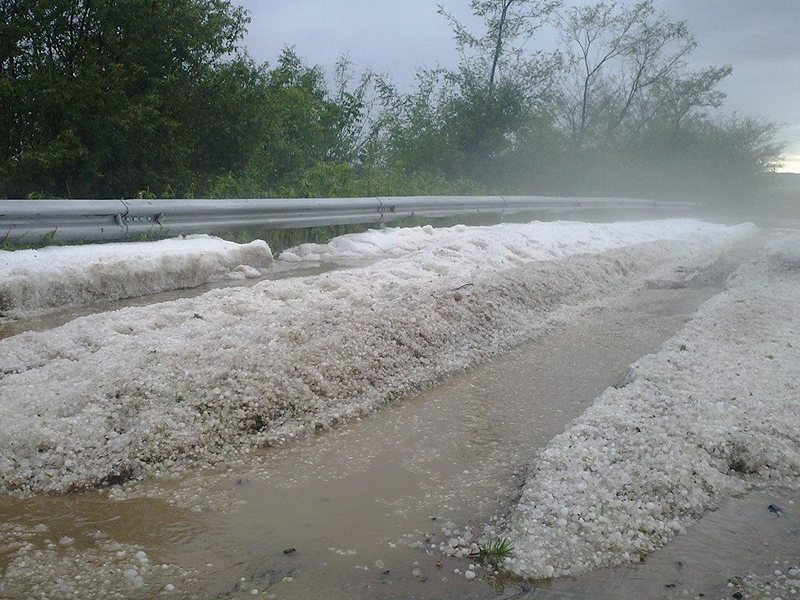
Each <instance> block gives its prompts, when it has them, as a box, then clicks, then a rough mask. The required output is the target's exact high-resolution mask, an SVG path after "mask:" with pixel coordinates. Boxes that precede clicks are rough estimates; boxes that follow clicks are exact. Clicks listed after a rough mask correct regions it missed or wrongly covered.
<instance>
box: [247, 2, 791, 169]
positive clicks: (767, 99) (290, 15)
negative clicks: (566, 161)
mask: <svg viewBox="0 0 800 600" xmlns="http://www.w3.org/2000/svg"><path fill="white" fill-rule="evenodd" d="M241 3H242V4H243V5H244V6H245V7H247V8H248V9H249V10H250V11H251V13H252V18H253V22H252V24H251V26H250V34H249V35H248V37H247V39H246V44H247V46H248V48H249V50H250V53H251V54H252V55H253V56H254V57H255V58H257V59H259V60H266V61H270V62H274V60H275V58H276V57H277V55H278V53H279V52H280V50H281V48H282V47H284V46H288V45H293V46H295V47H296V48H297V51H298V53H299V54H300V55H301V56H302V57H303V58H304V59H305V60H307V61H309V62H312V63H317V64H320V65H322V66H323V67H325V68H328V69H329V68H331V67H332V66H333V64H334V63H335V61H336V59H337V57H338V56H340V55H341V54H347V55H348V56H349V57H350V59H351V60H352V61H353V62H354V64H355V66H356V67H357V68H359V69H365V68H368V67H369V68H373V69H375V70H377V71H381V72H385V73H389V74H391V76H392V78H393V79H394V81H395V82H396V83H397V84H398V85H400V86H401V87H408V86H409V85H411V83H412V82H413V79H414V73H415V72H416V70H417V69H418V68H419V67H432V66H435V65H436V64H437V63H438V64H441V65H445V66H452V65H454V64H455V63H456V62H457V60H458V57H457V55H456V53H455V51H454V48H453V40H452V35H451V33H450V30H449V28H448V25H447V23H446V21H445V20H444V19H443V18H442V17H441V16H440V15H438V14H437V11H436V8H437V4H438V3H439V2H437V1H436V0H403V1H402V2H398V1H396V0H359V1H352V0H351V1H344V0H339V1H336V0H332V1H331V0H329V1H325V0H242V2H241ZM441 3H442V4H444V5H445V6H446V7H447V8H448V10H451V11H452V12H454V13H456V14H457V15H459V16H462V17H464V18H468V17H469V9H468V4H469V2H468V0H442V1H441ZM570 3H571V4H576V3H578V2H577V1H573V2H570ZM656 5H657V6H658V7H659V8H660V9H661V10H663V11H665V12H667V13H668V14H669V15H670V16H672V17H673V18H676V19H685V20H686V21H688V23H689V26H690V28H691V30H692V31H693V32H694V33H695V34H696V36H697V39H698V42H699V44H700V45H699V48H698V50H697V52H696V53H695V55H694V57H693V58H692V64H693V66H698V67H699V66H704V65H712V64H713V65H722V64H731V65H733V67H734V74H733V76H732V77H730V78H729V79H728V80H727V81H726V82H725V84H724V88H723V89H724V91H725V92H726V93H727V94H728V100H727V102H726V108H727V110H728V111H737V112H739V113H742V114H746V115H756V116H762V117H765V118H767V119H770V120H773V121H777V122H780V123H783V124H785V128H784V129H783V130H782V131H781V138H782V139H785V140H786V141H787V142H789V143H790V145H789V147H788V148H787V154H788V155H796V157H797V161H798V163H797V164H796V165H794V166H793V169H794V170H800V110H798V106H800V102H798V98H799V97H800V33H799V32H800V0H769V1H763V2H762V1H757V0H661V1H657V2H656ZM542 39H543V40H544V42H543V43H545V44H547V43H549V41H550V40H551V39H553V36H548V35H546V34H545V35H543V36H542Z"/></svg>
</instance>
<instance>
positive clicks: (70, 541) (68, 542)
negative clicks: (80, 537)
mask: <svg viewBox="0 0 800 600" xmlns="http://www.w3.org/2000/svg"><path fill="white" fill-rule="evenodd" d="M58 543H59V544H61V545H62V546H71V545H72V544H74V543H75V538H71V537H67V536H66V535H65V536H64V537H62V538H61V539H60V540H58Z"/></svg>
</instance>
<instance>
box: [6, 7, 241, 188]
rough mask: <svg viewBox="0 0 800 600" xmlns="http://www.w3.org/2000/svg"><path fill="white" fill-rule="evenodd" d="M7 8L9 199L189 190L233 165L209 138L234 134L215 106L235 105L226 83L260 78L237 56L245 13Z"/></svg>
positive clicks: (230, 9) (233, 156)
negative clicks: (211, 171) (198, 172)
mask: <svg viewBox="0 0 800 600" xmlns="http://www.w3.org/2000/svg"><path fill="white" fill-rule="evenodd" d="M0 10H1V11H2V14H3V23H2V30H1V33H2V35H1V36H0V37H1V38H2V40H3V43H2V46H0V52H2V54H0V90H2V92H1V93H0V100H2V104H0V120H1V121H2V134H3V136H2V137H3V139H2V141H0V178H2V181H1V182H0V186H2V188H0V195H5V196H12V195H23V194H26V193H28V192H30V191H35V190H41V191H44V192H46V193H51V194H58V195H81V196H115V195H131V194H133V193H135V192H136V191H137V190H140V189H143V188H148V187H149V188H152V189H165V188H167V187H170V186H171V187H173V188H184V189H186V188H187V187H189V186H190V185H191V183H192V181H193V179H194V178H193V169H194V168H197V167H198V166H203V165H206V166H207V165H212V164H213V165H215V168H218V169H225V168H228V167H233V166H234V163H235V162H236V161H237V160H241V156H240V154H241V153H240V152H237V151H236V149H234V151H233V152H232V153H231V154H230V156H231V159H230V160H226V159H225V158H224V155H223V154H222V153H220V152H219V151H218V149H217V148H215V140H214V139H213V138H210V137H209V135H210V133H211V132H216V133H219V132H221V131H224V130H225V129H226V126H220V125H219V121H220V120H224V118H223V117H221V116H220V115H219V114H218V113H216V112H215V109H222V108H223V107H226V106H229V104H228V102H226V98H225V95H226V94H227V91H226V90H227V89H228V88H227V84H228V83H230V81H231V79H236V80H237V83H245V84H246V83H248V82H252V79H253V73H252V72H251V71H252V69H250V68H249V67H250V65H249V62H248V61H247V60H246V59H244V58H242V57H236V56H235V52H236V49H237V44H238V42H239V40H240V39H241V37H242V35H243V33H244V31H245V26H246V24H247V17H246V13H245V12H244V11H243V10H242V9H241V8H236V7H234V6H233V5H232V4H231V3H230V2H228V1H224V0H160V1H158V2H156V1H153V0H128V1H126V2H116V1H114V0H94V1H92V0H0ZM239 87H241V86H237V89H238V88H239ZM229 116H230V117H231V118H233V117H234V116H235V115H229ZM209 119H216V120H217V123H213V122H212V123H209V122H208V120H209ZM222 141H225V140H220V143H221V142H222ZM220 158H222V160H221V162H220V161H219V159H220Z"/></svg>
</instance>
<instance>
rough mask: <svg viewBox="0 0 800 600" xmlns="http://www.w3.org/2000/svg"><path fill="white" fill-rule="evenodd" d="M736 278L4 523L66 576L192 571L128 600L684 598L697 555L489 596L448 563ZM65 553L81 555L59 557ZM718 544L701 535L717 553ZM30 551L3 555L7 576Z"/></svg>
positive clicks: (510, 587)
mask: <svg viewBox="0 0 800 600" xmlns="http://www.w3.org/2000/svg"><path fill="white" fill-rule="evenodd" d="M734 266H735V262H734V261H729V260H724V259H723V261H720V263H717V264H716V265H715V266H713V267H711V268H709V269H708V270H707V271H706V272H704V273H702V274H700V275H699V276H698V277H696V278H694V279H693V280H692V281H691V283H690V284H689V286H688V287H685V288H678V289H645V290H638V291H636V292H634V293H628V294H626V295H624V296H621V297H619V298H616V299H614V300H611V301H604V302H602V303H598V304H597V305H595V306H593V307H588V308H587V307H584V309H583V311H582V313H581V314H566V313H565V314H564V315H561V318H560V319H557V320H556V321H554V322H553V323H552V324H551V328H550V331H549V333H547V334H545V335H543V336H542V337H541V338H540V339H538V340H536V341H534V342H532V343H531V344H529V345H527V346H525V347H522V348H520V349H518V350H516V351H514V352H512V353H510V354H507V355H504V356H502V357H499V358H497V359H496V360H494V361H491V362H488V363H485V364H483V365H481V366H479V367H477V368H474V369H471V370H470V371H468V372H467V373H465V374H463V375H461V376H456V377H453V378H452V379H450V380H448V381H447V382H445V383H443V384H442V385H440V386H438V387H436V388H433V389H431V390H429V391H427V392H425V393H423V394H420V395H419V396H417V397H415V398H413V399H410V400H407V401H404V402H403V403H400V404H398V405H395V406H392V407H389V408H386V409H384V410H383V411H381V412H379V413H377V414H375V415H373V416H371V417H369V418H367V419H364V420H363V421H360V422H354V423H350V424H346V425H344V426H342V427H340V428H338V429H336V430H334V431H333V432H328V433H324V434H321V435H318V436H315V437H314V438H312V439H308V440H304V441H301V442H298V443H295V444H292V445H289V446H287V447H282V448H274V449H265V450H263V451H261V452H260V453H259V454H258V455H257V456H248V457H246V458H243V459H242V460H241V461H238V463H237V464H236V465H234V466H232V467H231V469H230V470H228V471H225V472H221V471H207V472H203V473H194V474H192V475H191V476H188V477H186V478H185V479H182V480H177V481H151V482H144V483H141V484H138V485H132V486H129V487H128V488H126V490H125V491H124V492H119V491H115V490H112V491H111V495H112V496H115V497H116V498H119V497H124V498H125V499H122V500H120V499H110V498H109V497H108V493H107V492H106V493H94V494H86V495H76V496H69V497H63V498H34V499H29V500H10V499H0V522H7V523H11V524H13V525H17V526H19V527H20V528H22V529H27V530H30V531H34V530H35V528H36V527H37V526H39V529H40V530H41V531H40V532H38V533H37V532H34V533H32V534H31V535H29V536H28V537H27V538H25V543H29V544H31V545H32V546H31V548H32V552H34V553H35V552H36V549H43V551H44V550H47V551H48V552H50V554H49V555H47V556H48V557H49V558H48V561H49V562H48V563H47V565H48V567H47V568H51V569H56V570H57V569H59V568H60V569H62V570H63V560H62V561H61V562H58V558H57V557H58V553H59V552H60V550H59V546H66V547H68V548H69V551H70V552H73V553H77V556H78V557H80V556H81V554H80V553H81V552H83V551H85V552H94V553H95V554H96V553H98V552H100V551H98V550H97V544H98V539H102V540H107V539H110V540H113V541H114V542H117V543H120V544H132V545H135V546H136V547H141V548H144V549H145V550H146V552H147V556H148V561H149V562H151V563H154V564H161V563H164V564H165V565H178V566H179V567H180V569H181V571H180V572H179V573H177V574H176V572H175V571H174V570H171V569H167V568H166V567H165V569H164V572H163V573H161V572H160V571H158V570H157V569H156V570H153V571H150V572H148V577H147V578H146V584H145V585H144V586H143V587H141V588H137V589H130V590H127V591H125V593H124V594H123V596H122V597H130V598H149V597H153V596H154V595H156V594H168V595H169V597H187V598H246V597H254V596H262V597H270V598H284V599H287V600H290V599H291V600H301V599H302V600H311V599H318V598H319V599H323V598H324V599H331V600H338V599H345V598H347V599H370V598H386V599H394V598H397V599H399V598H420V599H423V598H437V599H453V600H455V599H462V598H463V599H467V598H476V599H478V598H492V597H498V596H499V597H503V598H512V597H514V598H540V597H541V598H573V597H574V598H597V597H604V596H602V595H600V594H599V592H600V591H608V592H609V593H610V594H611V595H609V596H607V597H613V598H645V597H647V598H649V597H660V596H656V595H652V594H653V593H654V592H653V590H654V589H658V590H659V593H663V592H664V590H667V591H672V590H673V588H664V586H665V585H668V584H673V583H675V581H673V579H675V577H676V576H675V573H674V568H673V567H672V564H673V562H674V561H676V560H682V561H684V562H685V564H686V565H689V564H695V565H696V564H697V561H696V560H695V559H694V558H692V559H691V560H690V559H687V558H682V559H677V558H674V559H673V556H678V555H681V556H684V555H686V556H688V554H686V553H687V552H688V553H690V550H691V548H690V549H689V550H682V549H679V550H678V551H677V552H678V553H677V554H675V555H671V554H669V552H670V551H671V550H670V549H671V548H672V547H673V546H675V545H676V544H678V543H679V542H680V541H681V540H683V539H684V538H683V537H681V538H678V540H676V542H675V543H674V544H671V545H670V547H669V548H668V549H665V550H664V551H662V553H664V554H663V555H664V556H665V557H666V558H664V559H657V558H656V557H658V556H661V554H659V553H657V554H656V555H654V559H653V561H652V562H651V563H650V564H652V565H653V566H652V567H651V566H650V564H648V565H646V567H645V568H649V569H650V570H649V571H647V572H644V571H642V570H641V569H640V570H626V569H620V570H618V571H613V572H610V574H609V572H606V573H599V574H593V575H590V576H588V577H585V578H581V579H579V580H576V581H570V580H565V581H556V582H553V583H547V582H545V583H543V584H542V585H540V586H536V587H532V586H531V584H527V583H519V582H509V583H508V584H507V585H505V587H503V586H500V585H499V584H498V583H497V582H494V583H491V584H490V582H488V581H487V580H486V578H485V574H486V573H485V571H483V570H482V569H480V568H477V569H476V572H477V575H478V577H477V579H478V581H468V580H467V579H465V577H464V575H463V573H464V572H465V570H466V569H467V567H469V565H470V564H475V561H474V560H473V561H472V562H471V561H470V560H469V558H461V559H457V558H449V557H446V556H444V555H443V553H442V552H440V550H439V549H438V546H439V544H447V543H448V541H449V539H450V538H459V537H465V538H469V537H470V536H472V537H473V539H474V538H476V537H478V536H480V535H481V534H482V533H483V531H482V529H483V524H484V523H490V522H492V520H493V519H494V518H495V515H497V514H502V513H503V512H504V507H505V506H507V505H508V503H509V502H511V501H513V499H514V498H515V495H516V493H517V492H518V489H519V487H520V486H521V484H522V482H523V479H524V473H523V469H524V466H525V465H526V464H527V462H528V461H529V460H530V459H531V458H532V456H533V455H534V454H535V452H536V451H537V450H538V449H540V448H542V447H543V446H544V445H546V444H547V442H548V441H549V440H550V439H552V438H553V436H555V435H557V434H558V433H560V432H561V431H563V429H564V428H565V426H566V425H567V424H568V423H569V422H570V421H571V420H572V419H573V418H575V417H577V416H578V415H580V414H581V413H582V412H583V411H584V409H585V408H586V407H587V406H588V405H589V404H591V402H592V401H593V400H594V398H595V397H596V396H598V395H599V394H600V393H601V392H602V391H603V390H604V389H605V388H606V387H607V386H609V385H613V384H614V383H615V382H617V381H619V380H620V379H621V378H622V377H623V375H624V374H625V372H626V370H627V368H628V365H629V364H630V363H632V362H634V361H635V360H636V359H637V358H639V357H640V356H641V355H642V354H645V353H648V352H651V351H654V350H657V349H658V348H659V347H660V346H661V344H662V343H663V341H664V340H665V339H667V338H668V337H670V336H671V335H672V334H673V333H674V332H675V331H676V330H677V329H679V328H680V326H681V325H682V324H683V323H684V322H685V321H686V320H687V319H688V318H689V317H690V315H691V314H692V313H693V312H694V311H695V310H696V308H697V307H698V306H699V305H700V304H701V303H702V302H703V301H705V300H706V299H708V298H709V297H711V296H713V295H714V294H715V293H716V292H717V291H719V290H720V289H721V287H722V285H723V284H724V280H725V278H726V276H727V274H728V273H729V272H730V271H731V269H732V268H733V267H734ZM565 317H568V318H565ZM759 502H761V501H760V500H759V501H758V502H756V504H755V505H754V506H755V508H754V509H753V510H756V509H757V506H758V505H759ZM737 510H738V511H739V512H741V511H740V510H739V509H736V510H735V511H734V512H735V514H737V515H738V514H739V512H737ZM720 514H722V513H720ZM709 518H710V517H709ZM705 522H706V521H705V520H704V521H703V523H705ZM708 522H709V523H711V525H709V527H710V528H711V529H712V530H713V531H716V532H718V533H719V534H720V535H721V536H722V537H721V538H720V540H721V541H720V544H722V545H723V547H724V548H728V549H729V550H731V551H732V552H733V553H734V554H735V555H737V556H740V557H743V559H745V558H746V559H747V560H750V558H751V557H749V555H748V554H747V553H746V552H741V551H740V550H741V548H740V547H739V544H738V541H739V538H734V540H726V539H725V538H724V532H725V528H726V527H727V525H726V523H728V521H725V518H724V517H723V518H722V520H721V521H719V523H717V524H714V523H715V522H714V521H708ZM42 525H44V527H41V526H42ZM701 525H702V523H701ZM98 531H99V532H100V536H99V537H98V534H97V532H98ZM65 536H66V537H67V538H68V539H69V540H70V541H68V542H67V543H66V544H61V543H60V542H58V543H56V541H57V540H61V539H62V538H64V537H65ZM490 537H491V536H490ZM686 539H689V537H688V536H687V538H686ZM710 539H713V537H712V536H709V535H706V534H702V535H700V541H701V542H703V543H706V542H707V541H708V540H710ZM46 540H50V544H51V546H52V547H49V546H48V542H47V541H46ZM17 548H18V545H14V544H11V546H6V547H1V548H0V571H2V570H3V569H5V568H6V566H7V565H8V564H9V562H10V561H11V558H12V553H13V551H14V550H16V549H17ZM678 548H680V547H679V546H678ZM701 548H703V547H701ZM107 549H108V547H107V546H103V549H101V551H107ZM119 552H122V553H123V555H122V556H121V557H119V559H120V561H121V562H113V561H112V562H111V563H110V564H111V567H109V568H113V569H123V568H124V565H125V564H126V563H125V562H124V561H125V560H127V558H126V557H125V551H124V550H121V551H118V552H117V554H118V553H119ZM698 553H699V558H700V559H702V558H703V557H704V556H706V555H707V551H706V550H705V549H701V550H698ZM95 554H92V556H95ZM51 555H52V556H51ZM98 560H99V559H98ZM658 560H662V562H658ZM723 560H724V561H725V563H724V564H726V565H727V564H731V563H730V561H729V559H727V558H725V559H723ZM74 562H75V563H76V564H75V566H74V567H73V566H71V567H70V568H73V570H74V571H75V572H74V574H73V572H72V571H69V570H67V575H69V576H70V577H72V579H73V580H74V577H75V576H78V577H80V578H81V579H79V580H78V581H79V582H82V583H79V584H73V583H71V584H70V585H74V586H75V589H77V590H82V591H81V592H80V593H78V594H77V595H74V596H71V595H66V594H65V595H64V596H63V597H80V598H85V597H105V596H101V595H100V594H99V593H97V594H95V595H94V596H93V595H92V594H93V592H92V591H91V589H90V588H89V587H84V588H81V586H82V585H88V584H86V583H85V582H86V581H87V580H88V578H87V577H86V575H85V574H84V573H83V572H82V571H81V570H80V569H81V567H80V565H79V564H78V563H80V560H76V561H74ZM54 564H55V566H53V565H54ZM104 564H108V563H104ZM703 564H708V563H707V562H706V563H703ZM748 564H749V563H748ZM58 565H62V566H58ZM659 565H661V566H659ZM42 568H44V567H42ZM693 568H697V567H693ZM55 572H57V571H54V573H55ZM703 572H704V571H703V569H702V568H700V569H699V571H698V573H697V574H696V575H693V576H685V577H683V576H682V579H681V585H684V586H687V585H695V584H697V582H698V580H699V581H700V582H702V581H703V580H702V577H704V576H703V575H702V573H703ZM642 573H646V574H645V577H644V579H643V578H642ZM647 573H649V574H647ZM686 573H691V571H690V570H688V569H687V571H686ZM720 576H721V577H723V579H724V577H727V576H728V575H726V574H724V573H722V572H720ZM665 578H666V583H664V582H662V580H665ZM642 581H644V583H642ZM723 583H724V582H723ZM12 585H19V586H22V587H17V588H11V591H13V590H15V589H16V590H23V589H27V588H25V587H24V586H25V585H26V584H25V582H24V581H22V580H19V581H18V584H17V583H13V582H12ZM42 585H45V586H46V584H42ZM676 585H677V584H676ZM169 586H172V587H169ZM642 586H644V587H642ZM648 586H649V587H648ZM172 588H174V589H172ZM683 589H687V588H686V587H684V588H683ZM643 590H650V591H649V592H645V591H643ZM9 597H15V596H13V595H11V596H9ZM50 597H60V596H57V595H56V596H52V595H51V596H50Z"/></svg>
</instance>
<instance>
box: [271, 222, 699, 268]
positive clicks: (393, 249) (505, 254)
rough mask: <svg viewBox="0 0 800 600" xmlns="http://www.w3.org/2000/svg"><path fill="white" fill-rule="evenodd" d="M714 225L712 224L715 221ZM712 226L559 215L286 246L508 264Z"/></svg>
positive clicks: (295, 258) (307, 256) (302, 253)
mask: <svg viewBox="0 0 800 600" xmlns="http://www.w3.org/2000/svg"><path fill="white" fill-rule="evenodd" d="M712 228H713V226H712ZM709 231H711V230H710V229H709V224H708V223H703V222H701V221H697V220H692V219H665V220H658V221H640V222H637V223H581V222H577V221H554V222H532V223H525V224H522V223H505V224H501V225H491V226H483V227H467V226H465V225H456V226H454V227H443V228H435V227H432V226H431V225H424V226H422V227H407V228H386V229H370V230H369V231H366V232H363V233H351V234H347V235H342V236H339V237H336V238H334V239H332V240H330V241H329V242H327V243H326V244H301V245H300V246H296V247H294V248H289V249H288V250H285V251H284V252H282V253H281V254H280V255H279V256H278V260H280V261H285V262H323V263H330V262H339V261H342V260H359V259H386V258H398V257H404V256H409V255H412V254H414V255H416V261H417V262H419V263H421V262H424V261H438V260H440V259H446V258H447V256H448V255H452V254H454V253H457V254H458V255H459V256H461V257H462V259H463V260H464V261H475V262H476V263H479V264H482V265H492V266H496V267H508V266H512V265H516V264H524V263H527V262H531V261H534V260H554V259H558V258H564V257H566V256H573V255H575V254H596V253H598V252H605V251H607V250H612V249H614V248H621V247H623V246H631V245H634V244H637V243H644V242H652V241H655V240H667V239H676V238H680V237H682V236H691V235H692V234H699V235H702V234H704V233H706V232H709Z"/></svg>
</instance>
